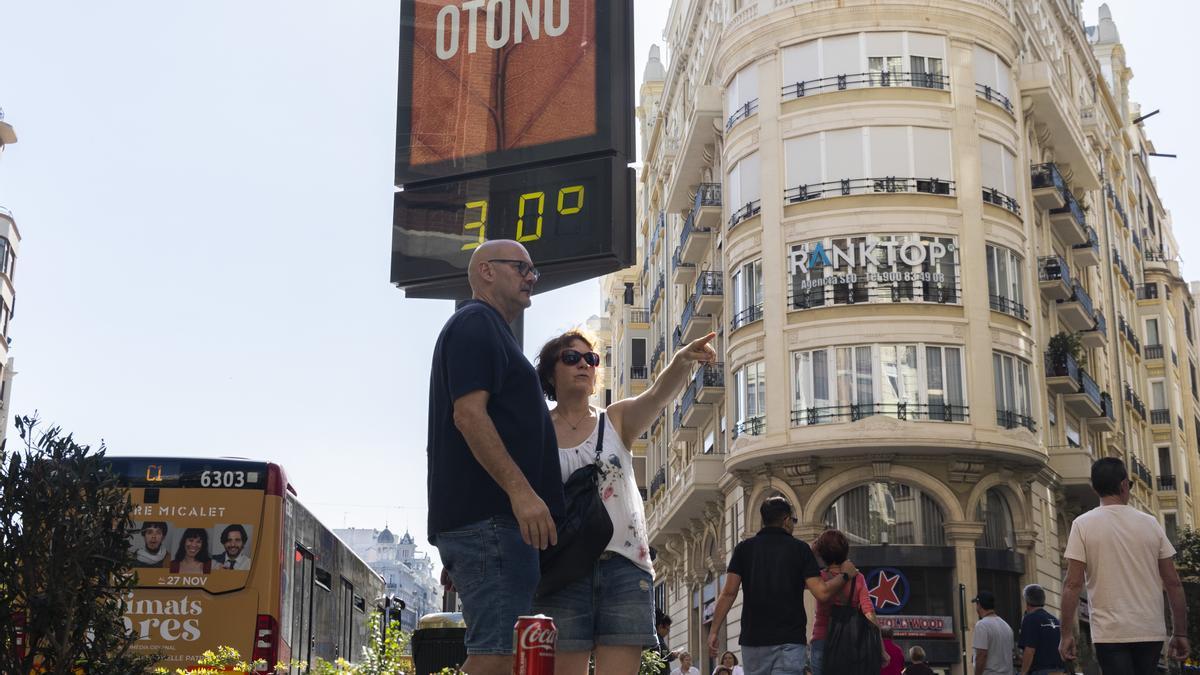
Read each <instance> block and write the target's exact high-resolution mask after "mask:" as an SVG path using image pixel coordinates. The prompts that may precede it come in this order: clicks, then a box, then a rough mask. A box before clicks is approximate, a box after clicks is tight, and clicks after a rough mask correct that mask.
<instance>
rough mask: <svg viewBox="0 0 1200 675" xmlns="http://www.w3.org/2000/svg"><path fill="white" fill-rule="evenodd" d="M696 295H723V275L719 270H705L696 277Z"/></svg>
mask: <svg viewBox="0 0 1200 675" xmlns="http://www.w3.org/2000/svg"><path fill="white" fill-rule="evenodd" d="M695 294H696V295H724V294H725V275H723V274H721V271H720V270H705V271H703V272H701V273H700V276H698V277H697V278H696V290H695Z"/></svg>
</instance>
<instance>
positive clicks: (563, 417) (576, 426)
mask: <svg viewBox="0 0 1200 675" xmlns="http://www.w3.org/2000/svg"><path fill="white" fill-rule="evenodd" d="M591 416H592V407H591V406H588V409H587V412H585V413H583V417H580V418H579V420H578V421H577V422H575V423H574V424H571V420H569V419H567V416H566V415H563V414H561V413H559V415H558V418H559V419H561V420H562V421H563V422H566V423H567V426H569V427H571V431H578V430H579V425H580V424H583V421H584V420H586V419H587V418H589V417H591Z"/></svg>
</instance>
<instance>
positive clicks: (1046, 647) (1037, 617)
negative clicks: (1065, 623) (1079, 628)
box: [1017, 609, 1063, 670]
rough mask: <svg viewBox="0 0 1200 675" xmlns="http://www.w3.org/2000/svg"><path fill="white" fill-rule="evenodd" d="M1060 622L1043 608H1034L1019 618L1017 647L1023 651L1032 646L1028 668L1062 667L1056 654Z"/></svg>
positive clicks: (1048, 668)
mask: <svg viewBox="0 0 1200 675" xmlns="http://www.w3.org/2000/svg"><path fill="white" fill-rule="evenodd" d="M1060 627H1061V624H1060V623H1059V622H1058V619H1056V618H1054V615H1053V614H1051V613H1050V612H1047V611H1046V610H1044V609H1035V610H1034V611H1032V612H1030V613H1028V614H1026V615H1025V618H1024V619H1021V637H1020V638H1019V639H1018V640H1017V647H1019V648H1021V650H1022V651H1023V650H1024V649H1025V648H1026V647H1033V665H1032V666H1030V668H1029V669H1030V670H1052V669H1056V668H1062V667H1063V661H1062V657H1061V656H1059V655H1058V639H1059V634H1060Z"/></svg>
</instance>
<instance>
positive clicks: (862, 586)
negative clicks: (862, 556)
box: [808, 530, 890, 675]
mask: <svg viewBox="0 0 1200 675" xmlns="http://www.w3.org/2000/svg"><path fill="white" fill-rule="evenodd" d="M813 553H815V554H816V555H817V557H818V558H820V559H821V562H822V563H823V564H824V565H825V569H824V570H822V571H821V579H822V580H825V581H828V580H829V579H832V578H833V577H836V576H838V575H840V574H841V573H842V563H844V562H846V559H847V558H848V557H849V556H850V541H849V540H848V539H846V535H844V534H842V532H841V531H839V530H825V531H824V532H822V533H821V536H820V537H817V540H816V541H815V542H813ZM839 605H840V606H841V607H851V608H854V609H855V610H856V611H857V612H858V613H861V615H862V616H863V617H865V618H866V620H867V621H868V622H870V624H871V625H872V626H874V625H875V605H873V604H872V603H871V595H870V592H869V591H868V590H867V580H866V578H864V577H863V575H862V573H859V574H858V575H857V576H855V577H854V578H853V579H852V580H851V582H850V584H849V585H848V586H846V587H844V588H843V589H842V590H841V592H840V593H838V594H837V596H836V597H835V598H832V599H830V600H829V601H827V602H821V601H819V600H818V601H817V614H816V619H815V621H814V622H813V635H812V640H811V641H810V642H809V645H808V649H809V664H810V665H811V666H812V671H813V675H824V674H825V673H828V674H829V675H837V674H840V673H844V672H847V671H845V670H840V669H839V668H838V667H837V665H836V664H834V665H830V664H828V663H827V661H826V659H825V646H826V638H827V637H828V634H829V628H830V620H831V618H832V616H833V614H834V613H835V612H834V611H833V609H834V607H835V606H839ZM843 613H846V612H843ZM875 632H876V633H877V632H878V631H875ZM876 639H877V640H878V641H879V651H880V656H879V659H880V662H881V663H880V666H886V665H887V664H888V661H889V658H890V657H889V656H888V653H887V649H886V648H885V646H884V644H883V640H882V638H881V637H879V638H876ZM875 672H879V667H876V668H875Z"/></svg>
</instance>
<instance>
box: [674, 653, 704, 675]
mask: <svg viewBox="0 0 1200 675" xmlns="http://www.w3.org/2000/svg"><path fill="white" fill-rule="evenodd" d="M672 672H675V673H679V675H700V669H699V668H697V667H696V666H693V665H692V655H691V654H689V653H687V652H679V669H678V670H675V671H672Z"/></svg>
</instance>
